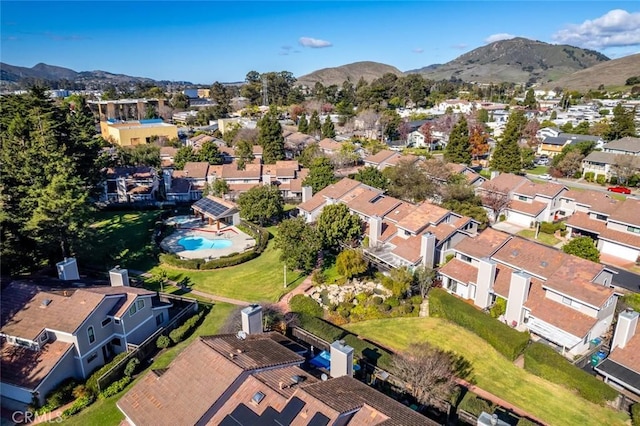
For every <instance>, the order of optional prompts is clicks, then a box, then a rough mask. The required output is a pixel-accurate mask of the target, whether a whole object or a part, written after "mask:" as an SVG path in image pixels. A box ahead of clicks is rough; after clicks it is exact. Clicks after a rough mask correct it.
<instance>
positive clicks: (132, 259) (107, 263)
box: [78, 210, 160, 270]
mask: <svg viewBox="0 0 640 426" xmlns="http://www.w3.org/2000/svg"><path fill="white" fill-rule="evenodd" d="M159 215H160V211H157V210H155V211H133V212H113V211H109V212H98V213H96V214H95V219H94V222H93V224H92V225H91V227H90V228H91V230H92V231H93V233H94V236H93V237H92V238H91V239H90V240H88V241H87V242H86V244H85V246H86V247H87V249H85V250H83V251H82V252H81V253H80V254H79V255H78V263H79V264H80V265H81V267H82V265H85V266H87V265H88V266H93V267H95V268H100V269H104V270H107V269H110V268H113V267H114V266H115V265H120V266H121V267H123V268H131V269H139V270H147V269H149V268H151V267H153V266H154V265H156V264H157V259H156V255H155V253H154V249H155V247H154V244H153V243H152V241H151V237H152V235H153V227H154V224H155V221H156V219H157V218H158V216H159Z"/></svg>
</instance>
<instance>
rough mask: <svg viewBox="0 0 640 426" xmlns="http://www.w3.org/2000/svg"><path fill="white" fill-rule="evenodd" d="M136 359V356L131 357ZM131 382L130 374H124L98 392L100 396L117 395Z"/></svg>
mask: <svg viewBox="0 0 640 426" xmlns="http://www.w3.org/2000/svg"><path fill="white" fill-rule="evenodd" d="M133 359H137V358H133ZM129 383H131V376H124V377H123V378H122V379H120V380H117V381H115V382H113V383H111V384H110V385H109V387H108V388H106V389H105V390H103V391H102V392H100V398H101V399H104V398H109V397H110V396H113V395H117V394H118V393H120V392H121V391H122V390H123V389H124V388H126V387H127V385H128V384H129Z"/></svg>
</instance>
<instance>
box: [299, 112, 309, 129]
mask: <svg viewBox="0 0 640 426" xmlns="http://www.w3.org/2000/svg"><path fill="white" fill-rule="evenodd" d="M298 131H299V132H300V133H305V134H306V133H307V132H308V131H309V122H308V121H307V115H306V114H302V115H301V116H300V120H298Z"/></svg>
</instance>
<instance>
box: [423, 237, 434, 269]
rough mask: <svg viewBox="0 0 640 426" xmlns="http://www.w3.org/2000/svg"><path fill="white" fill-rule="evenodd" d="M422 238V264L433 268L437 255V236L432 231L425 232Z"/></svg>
mask: <svg viewBox="0 0 640 426" xmlns="http://www.w3.org/2000/svg"><path fill="white" fill-rule="evenodd" d="M420 238H421V240H420V257H422V265H423V266H425V267H427V268H433V262H434V260H435V257H436V236H435V235H434V234H432V233H431V232H425V233H424V234H422V236H421V237H420Z"/></svg>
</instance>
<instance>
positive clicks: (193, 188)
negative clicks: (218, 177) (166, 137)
mask: <svg viewBox="0 0 640 426" xmlns="http://www.w3.org/2000/svg"><path fill="white" fill-rule="evenodd" d="M209 167H211V165H210V164H209V163H208V162H206V161H188V162H186V163H185V164H184V167H183V168H182V170H174V171H173V173H172V176H171V179H169V182H170V185H169V186H166V184H167V178H166V175H164V176H165V194H166V195H167V199H170V198H173V199H174V200H178V199H180V200H181V199H182V198H183V196H184V193H183V191H184V190H188V191H189V192H188V194H189V200H190V201H193V200H199V199H200V198H202V193H203V191H204V189H205V187H206V185H207V176H208V174H209ZM187 183H188V185H187Z"/></svg>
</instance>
